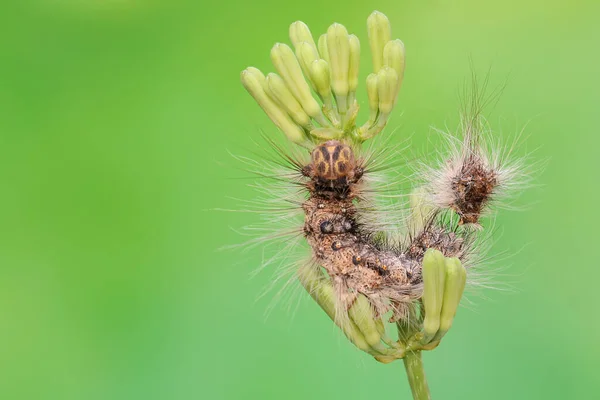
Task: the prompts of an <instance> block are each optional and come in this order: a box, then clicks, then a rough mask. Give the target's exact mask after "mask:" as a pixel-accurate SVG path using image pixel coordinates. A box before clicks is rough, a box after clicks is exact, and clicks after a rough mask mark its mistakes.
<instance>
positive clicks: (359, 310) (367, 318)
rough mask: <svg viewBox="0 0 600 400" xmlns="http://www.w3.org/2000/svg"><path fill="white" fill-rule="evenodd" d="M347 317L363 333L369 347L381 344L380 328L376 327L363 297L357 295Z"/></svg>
mask: <svg viewBox="0 0 600 400" xmlns="http://www.w3.org/2000/svg"><path fill="white" fill-rule="evenodd" d="M348 315H349V316H350V318H352V321H354V323H355V324H356V326H357V327H358V329H360V331H361V332H362V333H363V335H364V337H365V340H366V341H367V343H368V344H369V346H371V347H374V346H378V345H379V344H380V343H381V336H382V335H381V333H380V329H381V328H380V327H378V326H377V322H376V321H375V315H374V313H373V310H372V308H371V303H369V300H367V298H366V297H365V296H363V295H359V296H358V297H357V298H356V301H355V302H354V304H353V305H352V307H350V309H349V310H348Z"/></svg>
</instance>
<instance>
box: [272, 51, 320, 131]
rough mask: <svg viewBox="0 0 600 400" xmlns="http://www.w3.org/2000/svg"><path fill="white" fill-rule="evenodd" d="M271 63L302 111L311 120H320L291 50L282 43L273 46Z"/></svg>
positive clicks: (315, 105) (317, 110)
mask: <svg viewBox="0 0 600 400" xmlns="http://www.w3.org/2000/svg"><path fill="white" fill-rule="evenodd" d="M271 61H272V62H273V65H274V66H275V69H276V70H277V72H279V75H281V77H282V78H283V80H284V81H285V84H286V85H287V86H288V88H289V89H290V91H291V92H292V94H293V95H294V97H296V99H297V100H298V102H299V103H300V104H301V105H302V108H303V109H304V111H306V113H307V114H308V115H310V116H311V117H312V118H315V119H317V120H320V119H322V116H321V107H319V104H318V103H317V101H316V100H315V99H314V98H313V97H312V95H311V93H310V88H309V87H308V84H307V83H306V80H305V79H304V76H303V75H302V70H301V69H300V65H299V64H298V60H297V59H296V56H295V55H294V52H293V51H292V49H291V48H290V47H289V46H287V45H285V44H282V43H277V44H275V46H273V49H272V50H271ZM319 122H320V121H319Z"/></svg>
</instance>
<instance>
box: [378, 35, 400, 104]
mask: <svg viewBox="0 0 600 400" xmlns="http://www.w3.org/2000/svg"><path fill="white" fill-rule="evenodd" d="M383 64H384V65H387V66H388V67H392V68H394V70H395V71H396V73H397V74H398V84H397V87H396V94H395V96H394V99H396V98H397V96H398V93H399V92H400V86H401V85H402V79H403V78H404V65H405V51H404V43H402V41H401V40H400V39H396V40H390V41H389V42H387V44H386V45H385V47H384V48H383Z"/></svg>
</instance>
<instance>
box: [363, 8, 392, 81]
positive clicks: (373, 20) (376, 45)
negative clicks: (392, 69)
mask: <svg viewBox="0 0 600 400" xmlns="http://www.w3.org/2000/svg"><path fill="white" fill-rule="evenodd" d="M367 30H368V31H369V46H370V47H371V57H372V59H373V71H375V72H379V70H380V69H381V67H382V66H383V48H384V47H385V45H386V43H387V42H389V41H390V40H391V38H392V29H391V27H390V21H389V20H388V18H387V17H386V16H385V15H384V14H382V13H380V12H379V11H373V12H372V13H371V15H369V18H367Z"/></svg>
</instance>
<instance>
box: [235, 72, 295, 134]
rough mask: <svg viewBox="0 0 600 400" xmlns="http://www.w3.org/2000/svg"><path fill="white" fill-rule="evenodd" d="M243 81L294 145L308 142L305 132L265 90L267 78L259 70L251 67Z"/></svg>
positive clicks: (242, 75) (242, 78)
mask: <svg viewBox="0 0 600 400" xmlns="http://www.w3.org/2000/svg"><path fill="white" fill-rule="evenodd" d="M240 78H241V81H242V84H243V85H244V87H245V88H246V90H247V91H248V93H250V94H251V95H252V97H254V100H256V102H257V103H258V105H260V107H261V108H262V109H263V111H264V112H265V113H266V114H267V116H268V117H269V118H270V119H271V121H273V123H274V124H275V125H276V126H277V127H278V128H279V129H280V130H281V131H282V132H283V133H284V134H285V135H286V136H287V137H288V139H289V140H291V141H292V142H294V143H302V142H304V141H305V140H306V137H305V135H304V131H303V130H302V129H301V128H300V127H299V126H298V125H296V124H295V123H294V121H292V119H291V118H290V116H289V115H288V114H287V113H286V112H285V111H284V110H283V109H281V108H280V107H279V105H278V104H277V103H275V101H273V99H271V98H270V97H269V96H268V95H267V93H266V92H265V90H264V87H265V84H266V78H265V76H264V75H263V73H262V72H260V71H259V70H258V69H256V68H253V67H249V68H247V69H245V70H244V71H242V73H241V76H240Z"/></svg>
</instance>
